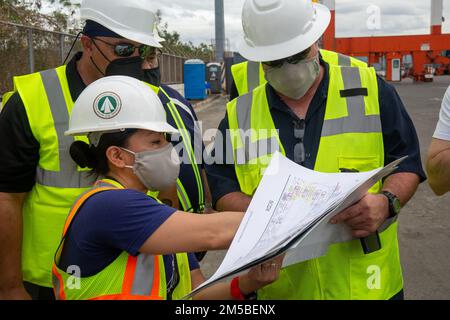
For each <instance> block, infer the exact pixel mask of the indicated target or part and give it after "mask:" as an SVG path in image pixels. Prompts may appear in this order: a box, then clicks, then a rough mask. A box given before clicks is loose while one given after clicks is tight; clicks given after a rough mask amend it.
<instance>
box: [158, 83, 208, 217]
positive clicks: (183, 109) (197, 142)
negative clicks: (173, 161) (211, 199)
mask: <svg viewBox="0 0 450 320" xmlns="http://www.w3.org/2000/svg"><path fill="white" fill-rule="evenodd" d="M161 87H162V88H163V89H164V91H166V93H167V94H168V95H169V97H170V98H172V99H175V100H174V103H175V106H176V107H177V110H178V112H179V113H180V116H181V118H182V120H183V122H184V125H185V126H186V129H187V131H188V133H189V135H190V138H191V146H192V148H193V149H194V152H195V153H196V158H197V163H199V164H198V165H197V167H198V171H199V172H200V174H201V172H202V170H203V169H204V167H203V152H204V148H205V147H204V145H203V140H202V133H201V132H200V130H199V128H200V127H199V124H198V118H197V115H196V114H195V111H194V108H192V105H191V104H190V103H189V101H187V100H186V99H185V98H184V97H183V96H182V95H181V94H180V93H179V92H178V91H176V90H175V89H172V88H171V87H169V86H166V85H162V86H161ZM159 96H160V99H161V100H162V101H163V102H164V108H165V109H166V114H167V122H168V123H169V124H170V125H172V126H173V127H175V128H177V125H176V123H175V120H174V119H173V116H172V114H171V112H170V111H169V109H168V107H167V101H166V100H167V97H166V96H164V94H162V93H160V94H159ZM180 103H181V104H182V106H181V105H180ZM196 127H197V130H196ZM173 140H174V141H172V144H173V145H174V147H176V148H177V146H178V145H179V144H180V143H182V138H181V136H180V135H176V136H173ZM179 156H180V159H182V160H183V161H182V163H181V168H180V175H179V179H180V181H181V183H182V184H183V186H184V188H185V190H186V192H187V194H188V196H189V200H190V201H191V204H192V209H193V211H194V212H199V209H200V203H199V189H198V186H197V180H196V177H195V174H194V171H193V169H192V165H191V163H190V162H189V161H186V160H187V159H188V158H187V155H186V154H184V149H183V148H181V149H180V152H179ZM200 178H201V176H200ZM202 185H203V184H202ZM204 190H205V188H204V187H203V191H202V192H203V194H204ZM203 199H204V196H203ZM201 205H204V203H202V204H201ZM186 211H189V210H186Z"/></svg>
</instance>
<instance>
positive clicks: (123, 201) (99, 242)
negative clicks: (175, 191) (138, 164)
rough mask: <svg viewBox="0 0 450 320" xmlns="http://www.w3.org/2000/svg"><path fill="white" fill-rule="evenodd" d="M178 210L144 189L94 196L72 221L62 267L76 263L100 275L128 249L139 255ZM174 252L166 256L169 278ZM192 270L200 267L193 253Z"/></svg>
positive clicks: (84, 272) (86, 272)
mask: <svg viewBox="0 0 450 320" xmlns="http://www.w3.org/2000/svg"><path fill="white" fill-rule="evenodd" d="M176 211H177V210H176V209H174V208H170V207H168V206H166V205H163V204H160V203H158V202H157V201H156V200H154V199H152V198H151V197H149V196H147V195H145V194H144V193H142V192H139V191H135V190H129V189H118V190H110V191H103V192H100V193H98V194H95V195H93V196H91V197H90V198H89V199H88V200H87V201H86V202H85V203H84V204H83V205H82V207H81V208H80V209H79V211H78V213H77V214H76V216H75V218H74V219H73V221H72V225H71V226H70V228H69V230H68V232H67V235H66V240H65V243H64V248H63V251H62V254H61V259H60V263H59V267H60V268H61V269H62V270H67V268H68V267H69V266H73V265H76V266H78V267H79V268H80V270H81V276H82V277H89V276H93V275H95V274H97V273H98V272H100V271H101V270H103V269H104V268H105V267H107V266H108V265H109V264H111V263H112V262H113V261H114V260H115V259H117V257H118V256H119V255H120V254H121V253H122V252H123V251H126V252H127V253H128V254H130V255H132V256H137V255H138V254H139V249H140V248H141V247H142V246H143V245H144V243H145V241H147V239H148V238H149V237H150V236H151V235H152V234H153V233H154V232H155V231H156V230H157V229H158V228H159V227H160V226H161V225H162V224H163V223H164V222H165V221H166V220H167V219H168V218H169V217H170V216H171V215H172V214H173V213H175V212H176ZM172 262H173V255H166V256H164V266H165V270H166V279H168V281H167V283H169V279H172V275H173V263H172ZM189 265H190V269H191V270H195V269H198V268H199V264H198V262H197V259H196V258H195V255H193V254H189Z"/></svg>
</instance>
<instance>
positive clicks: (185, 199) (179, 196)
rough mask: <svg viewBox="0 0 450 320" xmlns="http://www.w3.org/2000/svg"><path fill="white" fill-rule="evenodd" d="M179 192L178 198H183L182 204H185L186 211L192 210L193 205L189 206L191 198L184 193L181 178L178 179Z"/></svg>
mask: <svg viewBox="0 0 450 320" xmlns="http://www.w3.org/2000/svg"><path fill="white" fill-rule="evenodd" d="M177 192H178V198H180V199H179V200H181V205H182V206H183V210H184V211H191V210H192V207H191V208H190V207H189V200H188V199H187V198H186V194H185V193H184V190H183V187H182V184H181V181H180V179H177Z"/></svg>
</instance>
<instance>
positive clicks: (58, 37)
mask: <svg viewBox="0 0 450 320" xmlns="http://www.w3.org/2000/svg"><path fill="white" fill-rule="evenodd" d="M75 37H76V36H75V35H73V34H67V33H62V32H55V31H49V30H42V29H39V28H34V27H29V26H24V25H20V24H15V23H10V22H5V21H0V96H1V95H2V94H4V93H5V92H8V91H11V90H12V89H13V83H12V78H13V77H14V76H18V75H24V74H28V73H33V72H35V71H39V70H46V69H50V68H54V67H57V66H59V65H61V64H62V63H63V61H64V58H65V57H66V55H67V53H68V50H69V49H70V46H71V45H72V43H73V41H74V39H75ZM80 50H81V45H80V43H79V42H77V44H76V45H75V48H74V50H73V52H72V54H74V53H76V52H78V51H80ZM185 61H186V58H184V57H181V56H178V55H172V54H167V53H163V55H162V56H161V60H160V65H161V73H162V82H163V83H166V84H176V83H182V82H183V79H184V77H183V76H184V74H183V70H184V67H183V66H184V62H185Z"/></svg>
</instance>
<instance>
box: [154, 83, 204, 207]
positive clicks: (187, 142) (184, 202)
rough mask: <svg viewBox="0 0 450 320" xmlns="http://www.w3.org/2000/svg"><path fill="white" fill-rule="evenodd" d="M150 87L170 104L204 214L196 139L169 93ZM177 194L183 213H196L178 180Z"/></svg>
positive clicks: (202, 187) (168, 107) (202, 189)
mask: <svg viewBox="0 0 450 320" xmlns="http://www.w3.org/2000/svg"><path fill="white" fill-rule="evenodd" d="M148 85H149V86H150V87H151V88H152V89H153V90H154V91H155V92H156V93H158V91H160V92H162V94H163V95H164V96H165V97H166V98H167V99H168V102H167V104H166V105H167V109H168V110H169V112H170V114H171V116H172V118H173V119H174V121H175V125H176V127H177V129H178V131H179V133H180V135H181V138H182V142H183V146H184V152H186V153H187V156H188V158H189V161H190V163H191V166H192V171H193V172H194V175H195V181H196V183H197V190H198V196H199V199H198V203H199V206H200V208H199V210H200V212H199V213H202V212H203V211H204V209H205V193H204V186H203V178H202V174H201V172H200V170H199V168H198V162H197V157H196V154H195V150H194V149H193V145H194V144H193V143H192V139H194V137H191V135H190V134H189V131H188V129H187V128H186V125H185V124H184V122H183V118H182V117H181V115H180V112H179V111H178V108H177V106H176V104H175V103H174V102H173V100H172V98H171V97H170V96H169V95H168V94H167V92H166V91H165V90H164V89H163V88H161V87H160V88H158V87H155V86H152V85H150V84H148ZM186 108H187V107H186ZM186 111H188V112H189V113H190V111H189V109H188V108H187V110H186ZM201 139H202V137H201V136H199V137H197V140H199V141H200V142H201V141H202V140H201ZM177 194H178V200H179V201H180V204H181V209H183V211H186V212H194V208H193V207H192V204H191V199H190V198H189V194H188V193H187V192H186V188H185V187H184V186H183V183H182V182H181V180H180V179H177Z"/></svg>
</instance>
